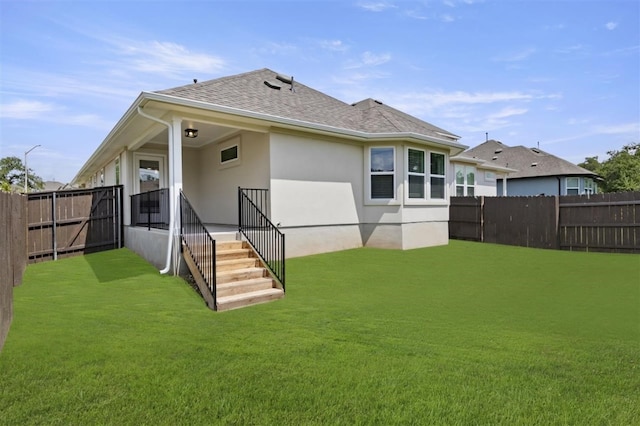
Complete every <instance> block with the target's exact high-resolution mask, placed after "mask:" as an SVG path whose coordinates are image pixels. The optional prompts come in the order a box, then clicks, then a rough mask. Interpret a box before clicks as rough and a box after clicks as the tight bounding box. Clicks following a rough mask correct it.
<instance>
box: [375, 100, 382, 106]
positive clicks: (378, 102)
mask: <svg viewBox="0 0 640 426" xmlns="http://www.w3.org/2000/svg"><path fill="white" fill-rule="evenodd" d="M373 102H375V103H377V104H378V105H382V102H380V101H379V100H377V99H374V100H373Z"/></svg>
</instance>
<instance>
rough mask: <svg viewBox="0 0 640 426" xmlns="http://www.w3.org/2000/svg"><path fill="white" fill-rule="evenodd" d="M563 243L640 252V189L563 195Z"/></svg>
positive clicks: (583, 248)
mask: <svg viewBox="0 0 640 426" xmlns="http://www.w3.org/2000/svg"><path fill="white" fill-rule="evenodd" d="M560 212H561V222H560V247H561V248H562V249H565V250H579V251H604V252H616V253H640V192H621V193H609V194H596V195H591V196H589V197H585V196H570V197H562V198H561V201H560Z"/></svg>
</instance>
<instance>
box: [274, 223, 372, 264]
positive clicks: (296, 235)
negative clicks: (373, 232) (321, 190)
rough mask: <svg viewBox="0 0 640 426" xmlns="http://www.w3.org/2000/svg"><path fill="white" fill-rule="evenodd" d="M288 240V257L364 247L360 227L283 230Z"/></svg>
mask: <svg viewBox="0 0 640 426" xmlns="http://www.w3.org/2000/svg"><path fill="white" fill-rule="evenodd" d="M282 231H283V232H284V234H285V238H286V253H285V254H286V257H287V258H291V257H300V256H309V255H312V254H318V253H328V252H332V251H340V250H349V249H353V248H358V247H362V246H363V243H362V234H361V232H360V226H359V225H341V226H310V227H299V228H287V229H282Z"/></svg>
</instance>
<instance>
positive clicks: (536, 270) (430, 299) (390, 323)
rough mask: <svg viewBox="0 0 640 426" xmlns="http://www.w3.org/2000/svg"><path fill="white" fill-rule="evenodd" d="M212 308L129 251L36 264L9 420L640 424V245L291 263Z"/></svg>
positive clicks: (431, 252)
mask: <svg viewBox="0 0 640 426" xmlns="http://www.w3.org/2000/svg"><path fill="white" fill-rule="evenodd" d="M287 268H288V269H287V276H288V283H287V284H288V285H287V296H286V297H285V299H283V300H280V301H277V302H274V303H270V304H265V305H259V306H255V307H251V308H246V309H241V310H236V311H230V312H224V313H214V312H212V311H209V310H208V309H206V308H205V305H204V303H203V302H202V300H201V299H200V298H199V297H198V296H197V295H196V294H195V293H194V292H193V291H192V290H191V288H190V287H188V286H187V285H186V284H185V283H184V282H183V281H181V280H180V279H177V278H175V277H166V276H159V275H158V273H157V271H156V270H154V269H153V267H151V266H149V265H148V264H146V263H145V262H144V261H142V260H141V259H140V258H138V257H137V256H135V255H134V254H132V253H131V252H129V251H127V250H126V249H123V250H116V251H110V252H103V253H98V254H93V255H88V256H84V257H76V258H71V259H64V260H60V261H57V262H49V263H40V264H34V265H30V266H29V267H28V268H27V271H26V275H25V278H24V282H23V284H22V286H20V287H18V288H16V289H15V294H14V295H15V304H14V321H13V324H12V328H11V331H10V333H9V336H8V339H7V342H6V344H5V347H4V350H3V352H2V353H1V354H0V424H7V425H9V424H11V425H13V424H20V425H26V424H242V425H246V424H256V425H265V424H274V425H287V424H291V425H300V424H308V425H314V424H318V425H320V424H344V425H352V424H385V425H386V424H403V425H404V424H509V425H517V424H580V425H584V424H616V425H618V424H625V425H626V424H639V423H640V367H639V362H640V257H639V256H634V255H609V254H597V253H571V252H559V251H546V250H534V249H526V248H519V247H506V246H498V245H489V244H479V243H469V242H460V241H452V242H451V244H450V245H449V246H446V247H435V248H428V249H420V250H412V251H405V252H402V251H388V250H375V249H358V250H350V251H344V252H339V253H331V254H324V255H317V256H309V257H305V258H299V259H291V260H289V261H288V263H287Z"/></svg>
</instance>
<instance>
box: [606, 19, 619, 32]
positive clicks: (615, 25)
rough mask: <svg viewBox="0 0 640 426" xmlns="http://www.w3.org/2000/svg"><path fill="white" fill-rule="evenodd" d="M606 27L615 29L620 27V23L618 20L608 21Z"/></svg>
mask: <svg viewBox="0 0 640 426" xmlns="http://www.w3.org/2000/svg"><path fill="white" fill-rule="evenodd" d="M604 27H605V28H606V29H608V30H609V31H613V30H615V29H616V28H617V27H618V23H617V22H611V21H610V22H607V23H606V24H605V25H604Z"/></svg>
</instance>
